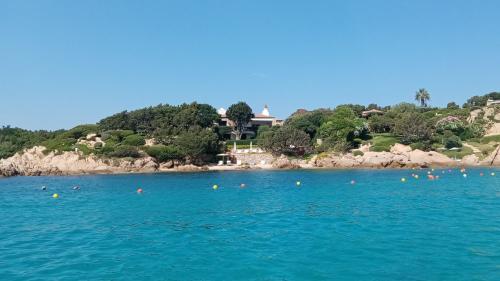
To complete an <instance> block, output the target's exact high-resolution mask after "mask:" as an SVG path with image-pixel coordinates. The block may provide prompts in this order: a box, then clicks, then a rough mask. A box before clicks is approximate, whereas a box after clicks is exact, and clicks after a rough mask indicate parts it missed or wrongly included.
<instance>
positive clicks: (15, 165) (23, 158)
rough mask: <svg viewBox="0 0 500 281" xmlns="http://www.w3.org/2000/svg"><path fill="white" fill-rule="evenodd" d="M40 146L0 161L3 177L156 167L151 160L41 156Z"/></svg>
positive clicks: (150, 168) (146, 169) (151, 168)
mask: <svg viewBox="0 0 500 281" xmlns="http://www.w3.org/2000/svg"><path fill="white" fill-rule="evenodd" d="M44 150H45V148H44V147H41V146H35V147H33V148H30V149H27V150H25V151H24V152H22V153H17V154H15V155H14V156H12V157H10V158H8V159H2V160H0V174H1V175H3V176H15V175H24V176H40V175H76V174H96V173H127V172H153V171H156V170H157V169H158V164H157V163H156V161H155V160H154V158H151V157H143V158H139V159H102V158H99V157H97V156H94V155H89V156H84V155H83V154H81V153H78V152H64V153H62V154H56V153H54V152H50V153H48V154H47V155H46V154H44Z"/></svg>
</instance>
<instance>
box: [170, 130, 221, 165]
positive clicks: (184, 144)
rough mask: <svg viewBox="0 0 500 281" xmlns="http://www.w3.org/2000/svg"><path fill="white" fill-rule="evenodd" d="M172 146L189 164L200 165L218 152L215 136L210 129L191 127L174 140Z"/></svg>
mask: <svg viewBox="0 0 500 281" xmlns="http://www.w3.org/2000/svg"><path fill="white" fill-rule="evenodd" d="M173 145H174V146H175V147H177V149H178V151H179V152H180V154H182V155H183V156H185V158H186V160H187V161H188V162H189V163H194V164H202V163H203V162H205V161H210V160H212V159H213V157H214V156H215V154H217V153H218V151H219V142H218V137H217V134H216V133H214V132H213V131H212V130H211V129H204V128H201V127H192V128H190V129H189V130H188V131H186V132H183V133H181V134H180V135H179V136H178V137H177V138H175V140H174V143H173Z"/></svg>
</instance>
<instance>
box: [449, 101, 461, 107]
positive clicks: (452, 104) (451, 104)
mask: <svg viewBox="0 0 500 281" xmlns="http://www.w3.org/2000/svg"><path fill="white" fill-rule="evenodd" d="M446 108H448V109H459V108H460V106H459V105H458V104H456V103H455V102H454V101H452V102H449V103H448V104H447V105H446Z"/></svg>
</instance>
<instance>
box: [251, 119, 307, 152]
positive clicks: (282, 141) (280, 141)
mask: <svg viewBox="0 0 500 281" xmlns="http://www.w3.org/2000/svg"><path fill="white" fill-rule="evenodd" d="M261 146H262V148H263V149H264V150H266V151H269V152H271V153H272V154H274V155H280V154H285V155H300V154H302V153H308V152H310V151H311V138H310V137H309V135H308V134H306V133H305V132H303V131H301V130H297V129H295V128H292V127H289V126H283V127H281V128H279V129H277V130H276V131H274V132H272V131H268V132H265V133H264V134H263V139H262V141H261Z"/></svg>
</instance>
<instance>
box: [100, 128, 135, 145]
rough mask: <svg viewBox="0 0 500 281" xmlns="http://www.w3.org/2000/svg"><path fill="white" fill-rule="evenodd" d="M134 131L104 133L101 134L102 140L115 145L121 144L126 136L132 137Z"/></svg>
mask: <svg viewBox="0 0 500 281" xmlns="http://www.w3.org/2000/svg"><path fill="white" fill-rule="evenodd" d="M133 134H134V131H131V130H114V131H106V132H104V133H102V137H101V138H102V140H103V141H106V142H107V141H109V140H113V141H115V142H117V143H119V142H122V141H123V140H124V139H125V138H126V137H127V136H130V135H133Z"/></svg>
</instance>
